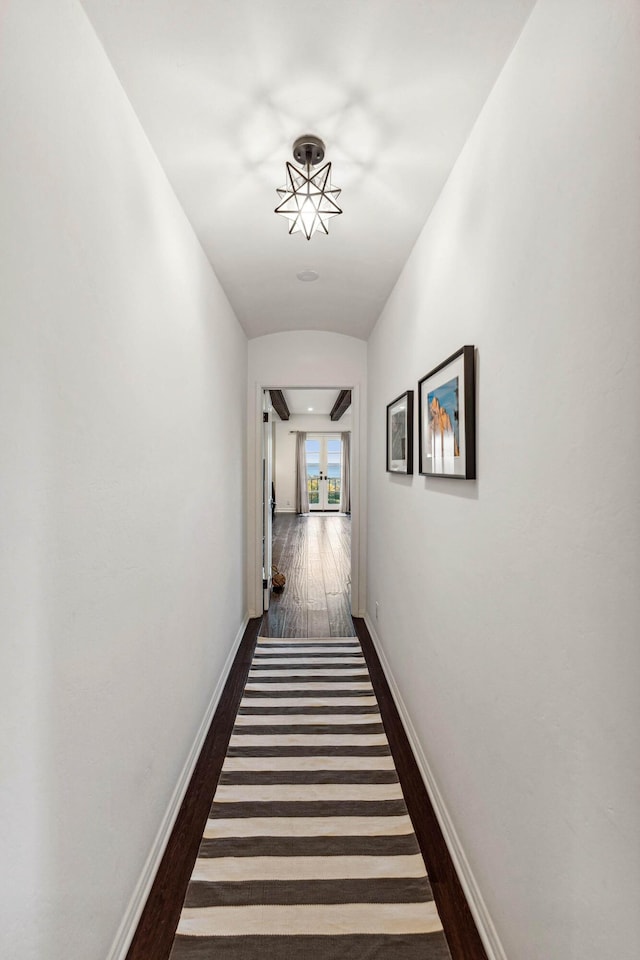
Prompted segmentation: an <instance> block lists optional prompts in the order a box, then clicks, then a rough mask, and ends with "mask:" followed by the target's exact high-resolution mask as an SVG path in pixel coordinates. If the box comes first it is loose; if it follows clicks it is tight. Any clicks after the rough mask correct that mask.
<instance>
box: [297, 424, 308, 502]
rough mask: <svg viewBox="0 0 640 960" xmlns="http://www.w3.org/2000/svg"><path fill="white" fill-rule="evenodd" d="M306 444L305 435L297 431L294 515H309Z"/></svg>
mask: <svg viewBox="0 0 640 960" xmlns="http://www.w3.org/2000/svg"><path fill="white" fill-rule="evenodd" d="M306 442H307V435H306V433H303V432H302V431H300V430H299V431H298V433H297V434H296V513H309V490H308V487H307V448H306Z"/></svg>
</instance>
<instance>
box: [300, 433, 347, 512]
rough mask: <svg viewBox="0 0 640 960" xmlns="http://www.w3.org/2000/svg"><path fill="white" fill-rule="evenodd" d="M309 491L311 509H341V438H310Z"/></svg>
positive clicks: (308, 443)
mask: <svg viewBox="0 0 640 960" xmlns="http://www.w3.org/2000/svg"><path fill="white" fill-rule="evenodd" d="M306 455H307V490H308V493H309V509H310V510H312V511H313V510H317V511H328V510H334V511H335V510H339V509H340V477H341V472H342V440H341V438H340V437H339V436H317V437H313V436H311V437H308V438H307V441H306Z"/></svg>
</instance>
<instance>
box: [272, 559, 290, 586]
mask: <svg viewBox="0 0 640 960" xmlns="http://www.w3.org/2000/svg"><path fill="white" fill-rule="evenodd" d="M286 582H287V578H286V577H285V575H284V573H280V571H279V570H278V568H277V567H276V565H275V563H274V564H273V566H272V567H271V583H272V584H273V589H274V590H275V591H276V593H280V592H281V591H282V590H284V585H285V583H286Z"/></svg>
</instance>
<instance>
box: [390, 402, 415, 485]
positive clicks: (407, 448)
mask: <svg viewBox="0 0 640 960" xmlns="http://www.w3.org/2000/svg"><path fill="white" fill-rule="evenodd" d="M387 470H388V471H389V472H390V473H413V390H407V391H406V392H405V393H403V394H401V395H400V396H399V397H396V399H395V400H393V401H392V402H391V403H390V404H389V405H388V406H387Z"/></svg>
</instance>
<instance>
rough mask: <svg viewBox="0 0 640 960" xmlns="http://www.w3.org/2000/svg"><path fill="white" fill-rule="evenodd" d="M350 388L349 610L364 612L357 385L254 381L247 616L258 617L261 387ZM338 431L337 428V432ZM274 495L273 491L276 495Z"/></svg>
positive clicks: (360, 423)
mask: <svg viewBox="0 0 640 960" xmlns="http://www.w3.org/2000/svg"><path fill="white" fill-rule="evenodd" d="M334 386H335V387H336V389H345V390H351V613H352V615H353V616H354V617H364V614H365V611H366V582H365V547H366V544H365V536H366V528H365V523H364V520H365V498H366V491H365V487H364V482H363V470H362V462H361V460H362V453H363V448H364V444H365V438H364V436H363V433H362V431H363V423H364V420H363V411H362V394H361V388H360V387H359V386H358V385H356V386H351V387H350V386H349V384H344V383H343V384H332V383H330V384H326V383H320V384H318V385H311V384H303V385H302V386H300V387H296V384H294V383H286V384H281V383H254V388H255V389H254V392H253V415H252V416H251V421H252V424H253V431H252V433H253V437H252V438H251V437H250V449H249V456H250V459H251V460H252V470H251V472H250V473H251V474H252V477H253V481H252V487H253V489H251V487H250V504H251V502H252V506H250V510H251V513H252V515H253V523H252V526H253V530H254V533H253V536H250V544H249V547H250V549H249V557H248V562H249V570H248V573H249V576H248V588H249V596H248V598H247V599H248V604H247V606H248V609H249V616H252V617H260V616H262V612H263V611H262V402H263V395H264V391H265V390H286V389H290V390H295V389H319V390H320V389H325V388H327V387H329V388H331V389H333V388H334ZM337 432H338V433H339V432H340V431H339V430H338V431H337ZM276 495H277V494H276Z"/></svg>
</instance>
